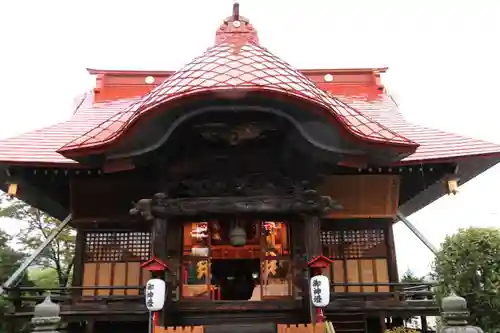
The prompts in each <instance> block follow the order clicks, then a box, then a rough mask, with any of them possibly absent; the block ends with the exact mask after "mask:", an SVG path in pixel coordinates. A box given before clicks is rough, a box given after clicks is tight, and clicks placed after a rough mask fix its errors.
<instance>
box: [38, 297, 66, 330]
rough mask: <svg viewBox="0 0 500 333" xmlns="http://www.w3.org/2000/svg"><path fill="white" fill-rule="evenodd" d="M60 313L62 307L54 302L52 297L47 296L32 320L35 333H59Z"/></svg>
mask: <svg viewBox="0 0 500 333" xmlns="http://www.w3.org/2000/svg"><path fill="white" fill-rule="evenodd" d="M60 311H61V307H60V306H59V304H56V303H54V302H52V300H51V299H50V296H47V297H46V298H45V300H44V301H43V302H42V303H40V304H37V305H36V306H35V310H34V316H33V318H32V319H31V323H32V324H33V333H59V331H58V328H59V324H60V322H61V317H60V316H59V312H60Z"/></svg>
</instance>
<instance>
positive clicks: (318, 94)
mask: <svg viewBox="0 0 500 333" xmlns="http://www.w3.org/2000/svg"><path fill="white" fill-rule="evenodd" d="M237 89H243V90H254V91H256V90H264V91H276V92H281V93H285V94H289V95H294V96H296V97H299V98H301V99H305V100H307V101H309V102H312V103H315V104H317V105H319V106H321V107H323V108H326V109H327V110H328V111H329V112H330V113H331V114H332V116H334V117H335V118H336V119H337V120H338V121H339V122H340V123H341V124H342V125H343V126H344V127H345V128H346V129H347V130H348V131H349V132H351V133H352V134H354V135H355V136H357V137H359V138H361V139H364V140H368V141H375V142H379V143H390V144H396V145H403V146H405V145H406V146H414V147H416V146H418V144H417V143H415V142H413V141H412V140H409V139H407V138H405V137H404V136H402V135H400V134H398V133H397V132H396V131H394V130H392V129H390V128H388V127H386V126H384V125H382V124H380V123H378V122H377V121H375V120H373V119H370V117H368V116H366V115H363V114H362V113H360V112H359V111H357V110H356V109H355V108H353V107H352V106H349V105H348V104H346V103H344V102H343V101H341V100H340V99H338V98H336V97H335V96H333V95H331V94H329V93H327V92H325V91H324V90H322V89H321V88H319V87H318V86H316V85H315V84H314V83H313V82H312V81H311V80H310V79H309V78H307V77H306V76H305V75H304V74H302V73H301V72H300V71H298V70H296V69H295V68H293V67H292V66H291V65H290V64H288V63H287V62H285V61H283V60H282V59H281V58H279V57H277V56H275V55H273V54H272V53H271V52H269V51H268V50H267V49H266V48H264V47H262V46H260V45H258V44H257V43H256V42H255V41H250V42H247V43H245V44H244V45H242V46H241V45H240V46H238V50H237V52H235V49H234V44H233V43H232V42H231V41H230V40H229V41H222V42H220V43H218V44H217V45H214V46H212V47H210V48H208V49H207V50H206V51H205V52H204V53H203V54H202V55H200V56H198V57H196V58H195V59H194V60H192V61H191V62H190V63H188V64H187V65H185V66H184V67H183V68H181V69H180V70H178V71H176V72H175V73H174V74H173V75H172V76H170V77H169V78H167V79H166V80H165V81H163V83H161V84H160V85H159V86H158V87H156V88H155V89H154V90H153V91H151V92H150V93H148V94H146V95H144V96H143V97H142V98H140V99H138V100H136V101H135V103H133V104H132V105H130V106H129V107H127V108H125V109H123V110H122V111H121V112H118V113H116V114H114V115H112V116H111V117H109V119H107V120H105V121H103V122H102V123H101V124H100V125H99V126H97V127H96V128H94V129H92V130H90V131H89V132H87V133H85V134H84V135H82V137H80V138H77V139H75V140H73V141H71V142H68V143H67V144H66V145H65V146H64V147H62V148H61V150H60V152H61V153H64V152H69V151H71V150H73V149H77V150H78V149H82V148H86V147H94V146H100V145H104V144H106V143H108V142H111V141H113V140H114V139H115V138H117V137H118V136H119V135H120V134H121V133H122V132H123V131H124V130H126V128H127V127H128V126H130V125H131V123H132V122H133V121H135V120H136V119H137V118H139V117H140V116H142V115H143V114H144V113H146V112H148V111H149V110H151V109H153V108H154V107H156V106H158V105H160V104H164V103H168V102H170V101H172V100H174V99H178V98H182V97H186V96H188V95H191V94H195V93H201V92H210V91H217V90H237Z"/></svg>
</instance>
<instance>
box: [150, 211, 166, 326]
mask: <svg viewBox="0 0 500 333" xmlns="http://www.w3.org/2000/svg"><path fill="white" fill-rule="evenodd" d="M167 230H168V220H167V219H163V218H159V217H155V218H153V222H152V224H151V243H152V253H153V257H155V258H157V259H160V260H161V261H163V262H165V261H166V260H167V259H168V258H167V234H168V232H167ZM167 274H169V272H168V271H167V272H163V273H160V272H154V273H153V274H152V278H158V279H163V280H167V288H166V290H165V293H166V295H165V300H166V302H165V307H164V309H166V308H167V306H168V305H167V304H168V303H169V295H170V288H171V286H170V285H169V283H168V277H167ZM165 312H166V311H165V310H163V311H160V313H158V314H157V318H158V322H156V323H154V324H155V325H159V326H164V324H165V320H164V318H165V315H164V314H165Z"/></svg>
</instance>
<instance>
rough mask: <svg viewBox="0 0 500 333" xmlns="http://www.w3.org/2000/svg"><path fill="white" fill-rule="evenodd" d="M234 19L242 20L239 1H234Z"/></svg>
mask: <svg viewBox="0 0 500 333" xmlns="http://www.w3.org/2000/svg"><path fill="white" fill-rule="evenodd" d="M233 20H234V21H239V20H240V4H239V2H238V1H235V2H234V3H233Z"/></svg>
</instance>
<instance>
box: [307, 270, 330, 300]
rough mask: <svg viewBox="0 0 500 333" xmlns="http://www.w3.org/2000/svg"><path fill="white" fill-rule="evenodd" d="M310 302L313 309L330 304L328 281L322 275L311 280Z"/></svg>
mask: <svg viewBox="0 0 500 333" xmlns="http://www.w3.org/2000/svg"><path fill="white" fill-rule="evenodd" d="M310 286H311V301H312V304H313V305H314V306H315V307H318V308H324V307H325V306H327V305H328V304H329V303H330V280H328V278H327V277H326V276H324V275H316V276H313V277H312V278H311V281H310Z"/></svg>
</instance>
